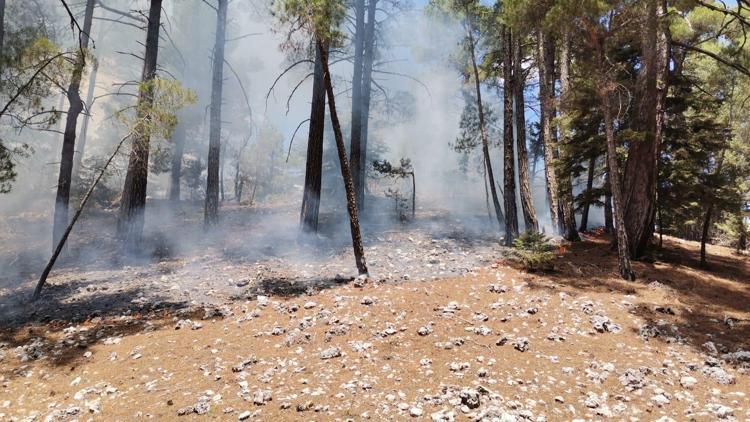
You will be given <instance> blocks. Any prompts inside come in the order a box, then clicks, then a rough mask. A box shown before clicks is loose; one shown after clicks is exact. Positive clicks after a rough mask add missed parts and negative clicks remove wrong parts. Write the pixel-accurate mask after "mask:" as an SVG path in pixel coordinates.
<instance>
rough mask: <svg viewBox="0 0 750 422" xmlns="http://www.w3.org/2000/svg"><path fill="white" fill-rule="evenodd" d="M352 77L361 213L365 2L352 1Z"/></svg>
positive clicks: (353, 162) (353, 145)
mask: <svg viewBox="0 0 750 422" xmlns="http://www.w3.org/2000/svg"><path fill="white" fill-rule="evenodd" d="M354 14H355V27H354V75H353V77H352V123H351V130H352V131H351V137H350V141H351V144H350V150H349V153H350V160H349V161H350V163H351V166H352V182H353V183H354V191H355V192H356V196H357V204H359V211H362V197H364V191H365V190H364V184H363V182H362V180H360V176H361V175H362V174H361V173H360V168H361V167H362V162H361V161H360V160H361V153H362V142H361V141H362V71H363V67H362V63H363V61H364V49H365V0H355V1H354Z"/></svg>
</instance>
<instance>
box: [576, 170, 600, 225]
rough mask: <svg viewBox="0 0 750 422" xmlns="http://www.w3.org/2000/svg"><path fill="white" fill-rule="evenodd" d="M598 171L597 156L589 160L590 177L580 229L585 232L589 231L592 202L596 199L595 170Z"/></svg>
mask: <svg viewBox="0 0 750 422" xmlns="http://www.w3.org/2000/svg"><path fill="white" fill-rule="evenodd" d="M595 169H596V156H592V157H591V158H590V159H589V168H588V175H587V178H586V193H585V197H584V202H583V211H582V212H581V227H580V228H579V229H578V230H580V231H582V232H585V231H586V230H588V229H589V209H590V208H591V201H592V200H593V199H594V194H593V192H594V170H595Z"/></svg>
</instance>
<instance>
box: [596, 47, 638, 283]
mask: <svg viewBox="0 0 750 422" xmlns="http://www.w3.org/2000/svg"><path fill="white" fill-rule="evenodd" d="M603 59H604V58H603V53H602V57H601V58H600V60H603ZM601 66H602V67H603V66H604V65H603V63H602V64H601ZM602 74H603V72H602ZM601 91H602V92H601V93H600V96H601V102H602V108H604V128H605V132H606V134H607V161H608V163H609V170H610V172H611V173H612V176H611V177H610V179H609V181H610V184H611V186H612V200H613V208H614V210H613V211H614V215H615V226H616V229H617V255H618V257H619V269H620V277H622V278H623V279H625V280H631V281H632V280H635V273H634V272H633V270H632V268H631V265H630V250H629V249H628V233H627V230H626V229H625V218H624V215H623V210H624V208H623V207H624V204H623V202H622V197H623V194H622V187H621V185H620V169H619V167H620V165H619V163H618V162H617V145H616V143H615V142H616V141H615V129H614V122H613V119H612V108H611V105H610V99H609V97H610V92H609V88H608V87H603V88H602V89H601Z"/></svg>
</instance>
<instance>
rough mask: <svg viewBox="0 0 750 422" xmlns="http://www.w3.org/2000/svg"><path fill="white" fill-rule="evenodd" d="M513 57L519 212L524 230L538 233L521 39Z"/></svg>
mask: <svg viewBox="0 0 750 422" xmlns="http://www.w3.org/2000/svg"><path fill="white" fill-rule="evenodd" d="M513 51H514V53H513V56H514V60H515V62H514V69H515V70H514V74H515V75H514V76H515V84H514V86H513V87H514V92H513V97H514V102H515V105H516V108H515V113H516V114H515V117H516V147H517V148H518V182H519V191H520V193H521V210H522V212H523V221H524V225H525V229H526V230H527V231H528V230H531V231H533V232H536V231H539V222H538V220H537V218H536V208H535V207H534V195H533V194H532V192H531V176H530V175H529V153H528V150H527V149H526V109H525V107H526V99H525V97H524V90H525V86H526V79H525V77H524V73H523V66H522V62H523V47H522V46H521V39H520V37H517V38H516V40H515V42H514V43H513Z"/></svg>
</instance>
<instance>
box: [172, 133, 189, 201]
mask: <svg viewBox="0 0 750 422" xmlns="http://www.w3.org/2000/svg"><path fill="white" fill-rule="evenodd" d="M186 136H187V128H186V123H185V121H184V120H183V119H180V121H179V122H178V123H177V127H176V128H175V130H174V133H173V134H172V143H173V144H174V145H173V147H172V169H171V171H170V173H169V200H170V201H172V202H180V187H181V181H182V156H183V155H184V153H185V141H187V139H185V137H186Z"/></svg>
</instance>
